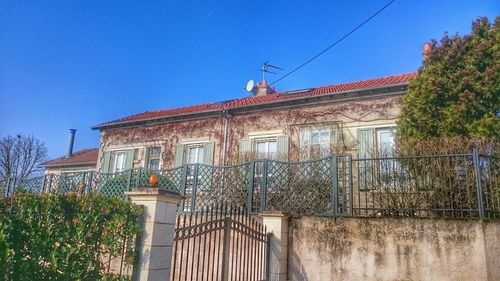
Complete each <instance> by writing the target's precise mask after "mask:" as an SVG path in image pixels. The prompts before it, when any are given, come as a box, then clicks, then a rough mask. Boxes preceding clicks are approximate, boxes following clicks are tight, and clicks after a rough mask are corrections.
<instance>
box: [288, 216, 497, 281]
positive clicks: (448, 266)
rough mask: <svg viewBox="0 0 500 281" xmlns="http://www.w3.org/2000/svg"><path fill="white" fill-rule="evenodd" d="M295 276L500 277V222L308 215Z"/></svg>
mask: <svg viewBox="0 0 500 281" xmlns="http://www.w3.org/2000/svg"><path fill="white" fill-rule="evenodd" d="M289 233H290V239H291V240H290V241H291V243H290V248H289V279H290V280H500V259H499V258H498V257H500V246H499V245H500V223H498V222H497V223H494V222H479V221H461V220H430V219H428V220H423V219H422V220H419V219H385V218H384V219H382V218H380V219H373V218H371V219H361V218H339V219H335V218H313V217H305V218H301V219H296V220H293V221H292V222H291V229H290V232H289Z"/></svg>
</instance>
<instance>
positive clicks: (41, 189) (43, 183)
mask: <svg viewBox="0 0 500 281" xmlns="http://www.w3.org/2000/svg"><path fill="white" fill-rule="evenodd" d="M46 178H47V175H46V174H44V175H43V177H42V188H40V193H43V191H44V190H45V179H46Z"/></svg>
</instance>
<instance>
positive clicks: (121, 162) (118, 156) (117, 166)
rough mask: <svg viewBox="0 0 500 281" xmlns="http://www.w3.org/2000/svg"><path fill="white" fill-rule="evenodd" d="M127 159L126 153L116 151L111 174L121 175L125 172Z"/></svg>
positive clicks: (112, 158) (112, 160) (112, 159)
mask: <svg viewBox="0 0 500 281" xmlns="http://www.w3.org/2000/svg"><path fill="white" fill-rule="evenodd" d="M125 157H126V153H125V152H124V151H116V152H113V154H112V155H111V165H110V167H111V169H110V170H111V173H119V172H122V171H123V170H125Z"/></svg>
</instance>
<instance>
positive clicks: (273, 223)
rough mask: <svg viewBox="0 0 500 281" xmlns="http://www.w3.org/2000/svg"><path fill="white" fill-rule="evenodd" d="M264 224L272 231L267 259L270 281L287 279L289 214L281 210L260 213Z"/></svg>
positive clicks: (267, 273)
mask: <svg viewBox="0 0 500 281" xmlns="http://www.w3.org/2000/svg"><path fill="white" fill-rule="evenodd" d="M260 217H262V224H263V225H264V226H265V227H266V230H267V231H268V232H269V233H271V234H272V235H271V236H270V237H271V239H270V240H271V241H270V243H269V244H268V245H269V246H268V248H267V249H268V251H267V257H268V258H267V260H266V263H267V264H266V269H267V270H266V276H267V280H268V281H285V280H287V273H288V216H287V215H286V214H284V213H283V212H281V211H278V212H275V211H267V212H263V213H261V214H260Z"/></svg>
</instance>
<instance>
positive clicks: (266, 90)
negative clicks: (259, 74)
mask: <svg viewBox="0 0 500 281" xmlns="http://www.w3.org/2000/svg"><path fill="white" fill-rule="evenodd" d="M274 92H276V91H275V90H274V86H273V87H270V86H269V85H267V81H266V80H264V81H263V82H262V84H260V83H259V82H257V86H256V87H255V89H254V90H253V95H254V96H256V97H260V96H265V95H269V94H272V93H274Z"/></svg>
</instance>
